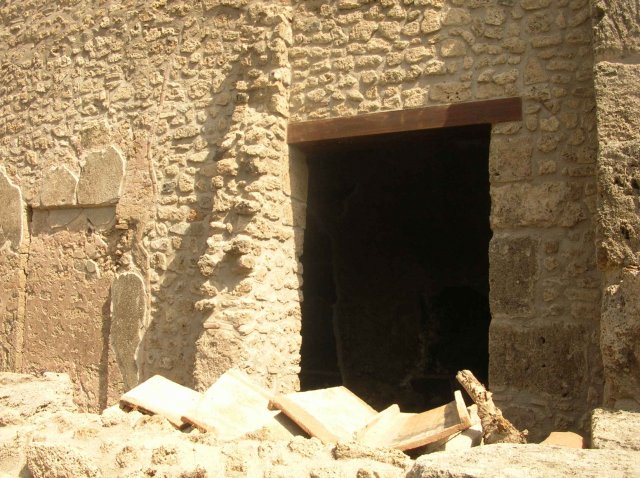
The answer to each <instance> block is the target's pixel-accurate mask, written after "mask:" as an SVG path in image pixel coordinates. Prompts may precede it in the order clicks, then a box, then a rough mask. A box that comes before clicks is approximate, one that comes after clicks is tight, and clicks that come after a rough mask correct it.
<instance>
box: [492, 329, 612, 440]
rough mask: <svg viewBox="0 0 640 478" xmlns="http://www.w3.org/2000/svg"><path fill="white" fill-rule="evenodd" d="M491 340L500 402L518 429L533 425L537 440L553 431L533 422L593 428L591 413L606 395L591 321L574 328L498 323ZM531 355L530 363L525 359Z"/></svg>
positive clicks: (494, 388)
mask: <svg viewBox="0 0 640 478" xmlns="http://www.w3.org/2000/svg"><path fill="white" fill-rule="evenodd" d="M489 341H490V342H489V349H490V350H491V354H490V361H489V367H490V368H491V370H493V371H494V377H495V382H494V383H496V384H497V385H493V386H492V391H493V392H494V393H495V397H494V398H495V400H496V403H497V405H498V406H499V407H501V408H502V409H503V412H504V414H505V416H507V417H509V420H511V421H512V422H513V423H514V425H515V426H516V427H517V428H519V429H524V428H527V427H529V430H530V439H531V440H532V441H539V440H541V439H543V438H545V437H546V436H547V435H548V432H547V431H546V430H547V427H539V426H535V427H532V428H531V425H530V424H531V423H545V424H548V425H549V428H550V429H554V430H567V429H569V430H584V429H585V428H586V427H587V426H588V425H587V424H588V420H589V413H590V410H591V408H592V407H594V406H597V404H598V403H599V399H600V396H601V395H600V392H599V389H598V388H596V387H595V386H594V385H593V382H594V381H595V382H596V384H597V383H598V380H597V379H598V376H596V377H595V380H594V374H600V373H601V371H600V368H599V361H598V330H597V327H596V326H594V325H593V324H592V323H591V322H590V321H588V320H587V321H583V322H578V321H576V322H575V323H573V324H571V323H563V322H557V321H552V322H551V323H548V322H544V321H539V320H527V321H523V322H520V327H519V328H517V329H514V327H512V326H511V324H510V323H509V322H508V321H507V320H504V319H494V320H493V322H492V323H491V329H490V333H489ZM525 355H526V356H527V360H526V361H522V360H520V359H519V357H522V356H525ZM504 364H508V366H505V365H504ZM568 364H570V365H568ZM587 371H590V373H589V372H587ZM590 374H591V375H590ZM501 384H506V385H501ZM596 386H597V385H596ZM585 390H586V397H584V396H582V394H583V393H584V392H583V391H585ZM549 401H553V408H549V406H548V403H549Z"/></svg>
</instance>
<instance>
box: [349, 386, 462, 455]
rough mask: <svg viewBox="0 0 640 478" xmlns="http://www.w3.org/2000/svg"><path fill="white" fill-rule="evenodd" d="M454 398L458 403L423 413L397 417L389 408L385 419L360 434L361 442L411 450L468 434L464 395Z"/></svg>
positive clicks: (374, 423) (456, 395)
mask: <svg viewBox="0 0 640 478" xmlns="http://www.w3.org/2000/svg"><path fill="white" fill-rule="evenodd" d="M454 396H455V400H454V401H452V402H450V403H448V404H446V405H443V406H441V407H438V408H434V409H432V410H427V411H426V412H423V413H397V412H396V411H395V410H390V409H391V408H392V407H389V409H387V410H385V411H384V412H381V413H385V412H386V416H385V417H382V418H381V419H379V420H377V421H372V422H371V424H370V425H369V426H368V427H365V429H364V430H360V431H358V433H357V436H358V437H359V441H360V442H361V443H363V444H364V445H368V446H372V447H384V448H396V449H398V450H410V449H413V448H419V447H421V446H424V445H428V444H430V443H435V442H437V441H439V440H442V439H444V438H447V437H449V436H451V435H453V434H455V433H458V432H460V431H462V430H466V429H467V428H469V427H470V426H471V418H470V417H469V413H468V411H467V409H466V407H463V408H464V411H462V410H461V409H460V404H461V403H462V404H464V400H463V399H462V394H460V392H459V391H456V392H455V394H454ZM394 412H395V413H394Z"/></svg>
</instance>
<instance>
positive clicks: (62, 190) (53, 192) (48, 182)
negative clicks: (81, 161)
mask: <svg viewBox="0 0 640 478" xmlns="http://www.w3.org/2000/svg"><path fill="white" fill-rule="evenodd" d="M77 185H78V178H77V177H76V176H75V175H74V174H73V173H72V172H71V171H69V170H68V169H67V168H66V167H65V166H59V167H56V166H54V167H52V168H49V169H48V170H47V171H45V173H44V175H43V177H42V187H41V188H40V206H42V207H55V206H71V205H74V204H75V203H76V187H77Z"/></svg>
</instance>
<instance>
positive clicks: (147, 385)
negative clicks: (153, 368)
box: [120, 375, 202, 427]
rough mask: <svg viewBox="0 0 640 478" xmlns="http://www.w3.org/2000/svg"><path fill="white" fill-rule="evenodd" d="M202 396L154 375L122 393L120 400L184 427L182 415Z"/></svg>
mask: <svg viewBox="0 0 640 478" xmlns="http://www.w3.org/2000/svg"><path fill="white" fill-rule="evenodd" d="M201 398H202V394H201V393H198V392H196V391H194V390H191V389H190V388H187V387H183V386H182V385H179V384H177V383H175V382H172V381H171V380H169V379H167V378H164V377H162V376H161V375H154V376H153V377H151V378H150V379H149V380H147V381H146V382H143V383H141V384H140V385H138V386H137V387H134V388H132V389H131V390H129V391H128V392H127V393H125V394H124V395H122V397H120V401H121V402H122V403H124V404H125V405H128V406H130V407H133V408H141V409H143V410H146V411H148V412H151V413H157V414H158V415H162V416H163V417H165V418H166V419H167V420H169V421H170V422H171V423H173V424H174V425H175V426H177V427H182V426H183V425H185V422H184V420H182V417H183V416H184V415H186V414H188V411H189V410H190V409H192V408H193V407H194V406H195V405H196V403H198V402H199V401H200V399H201Z"/></svg>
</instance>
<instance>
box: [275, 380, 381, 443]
mask: <svg viewBox="0 0 640 478" xmlns="http://www.w3.org/2000/svg"><path fill="white" fill-rule="evenodd" d="M271 406H272V407H274V408H277V409H279V410H282V411H283V412H284V413H285V414H286V415H287V416H288V417H289V418H291V420H293V421H294V422H295V423H297V424H298V426H300V428H302V429H303V430H304V431H306V432H307V433H308V434H309V435H311V436H314V437H317V438H319V439H320V440H321V441H322V442H323V443H336V442H338V441H340V440H349V439H351V438H353V435H354V433H355V432H356V431H357V430H359V429H361V428H362V427H363V426H365V425H366V424H367V423H369V422H370V421H371V420H372V419H373V418H374V417H375V416H376V415H377V412H376V411H375V410H374V409H373V408H371V407H370V406H369V405H368V404H367V403H365V402H364V401H363V400H362V399H360V398H359V397H358V396H356V395H354V394H353V393H352V392H351V391H349V390H348V389H346V388H345V387H332V388H324V389H321V390H312V391H309V392H300V393H291V394H288V395H279V396H277V397H275V398H274V399H273V400H271Z"/></svg>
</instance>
